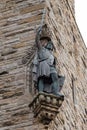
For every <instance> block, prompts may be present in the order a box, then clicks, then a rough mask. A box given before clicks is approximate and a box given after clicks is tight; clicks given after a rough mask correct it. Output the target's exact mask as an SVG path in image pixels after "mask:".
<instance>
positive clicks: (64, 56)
mask: <svg viewBox="0 0 87 130" xmlns="http://www.w3.org/2000/svg"><path fill="white" fill-rule="evenodd" d="M73 1H74V0H59V1H58V0H0V130H44V129H45V128H44V126H43V125H42V124H40V123H39V122H37V121H36V120H35V119H34V118H33V113H32V111H31V110H30V109H29V108H28V105H29V102H31V100H32V98H33V96H34V94H33V93H32V94H33V96H32V94H31V93H30V92H32V91H33V90H32V89H33V88H32V87H31V86H32V76H31V68H32V64H31V62H32V58H33V56H34V53H35V48H36V47H35V34H36V29H35V28H36V27H38V26H39V25H40V23H41V18H42V13H43V9H44V7H45V6H46V9H47V13H46V19H45V22H46V23H47V24H48V27H49V29H50V30H51V33H52V40H53V42H54V46H55V48H56V51H55V52H54V53H55V55H56V57H57V61H58V63H57V64H58V65H57V69H58V71H59V74H61V75H65V77H66V80H65V84H64V88H63V91H62V93H63V94H64V95H65V101H64V103H63V105H62V107H61V109H60V112H59V114H58V115H57V116H56V118H55V119H54V121H52V122H51V123H50V126H49V130H70V129H71V130H86V129H87V128H86V126H87V124H86V123H87V122H86V115H87V105H86V104H87V101H86V100H87V96H86V94H87V88H86V86H87V59H86V57H87V50H86V47H85V44H84V41H83V39H82V37H81V34H80V32H79V30H78V27H77V24H76V21H75V18H74V2H73ZM23 57H26V58H25V59H27V60H28V63H27V64H23V62H22V58H23ZM27 60H26V61H27Z"/></svg>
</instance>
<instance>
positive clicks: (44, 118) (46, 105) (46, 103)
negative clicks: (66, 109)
mask: <svg viewBox="0 0 87 130" xmlns="http://www.w3.org/2000/svg"><path fill="white" fill-rule="evenodd" d="M63 101H64V96H62V97H57V96H55V95H53V94H48V93H39V94H38V95H36V97H35V98H34V99H33V101H32V102H31V103H30V104H29V107H30V108H31V109H32V110H33V112H34V117H36V118H37V119H38V120H39V121H40V122H42V123H43V124H45V125H46V124H49V123H50V121H51V120H53V119H54V117H55V116H56V115H57V113H58V109H59V107H60V106H61V105H62V102H63Z"/></svg>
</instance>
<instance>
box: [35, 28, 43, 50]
mask: <svg viewBox="0 0 87 130" xmlns="http://www.w3.org/2000/svg"><path fill="white" fill-rule="evenodd" d="M41 30H42V29H41V28H40V27H39V28H38V30H37V34H36V38H35V43H36V46H37V48H38V49H41V47H42V46H41V44H40V37H41V36H40V35H41Z"/></svg>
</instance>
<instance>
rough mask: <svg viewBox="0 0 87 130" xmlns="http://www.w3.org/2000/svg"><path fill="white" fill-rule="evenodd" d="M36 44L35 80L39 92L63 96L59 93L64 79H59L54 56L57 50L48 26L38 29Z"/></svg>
mask: <svg viewBox="0 0 87 130" xmlns="http://www.w3.org/2000/svg"><path fill="white" fill-rule="evenodd" d="M35 43H36V46H37V48H38V49H37V53H36V55H35V57H34V60H33V80H34V82H35V85H36V86H37V89H38V91H39V92H47V93H52V94H54V95H56V96H59V97H60V96H63V95H62V94H60V92H59V91H60V88H61V86H63V82H64V77H62V78H61V80H59V78H58V74H57V71H56V59H55V57H54V55H53V50H54V49H55V48H54V45H53V42H52V40H51V37H50V35H49V32H48V28H47V25H46V24H45V25H43V26H42V28H39V29H38V31H37V34H36V40H35Z"/></svg>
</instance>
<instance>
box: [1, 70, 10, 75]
mask: <svg viewBox="0 0 87 130" xmlns="http://www.w3.org/2000/svg"><path fill="white" fill-rule="evenodd" d="M4 74H8V72H7V71H3V72H0V75H4Z"/></svg>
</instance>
